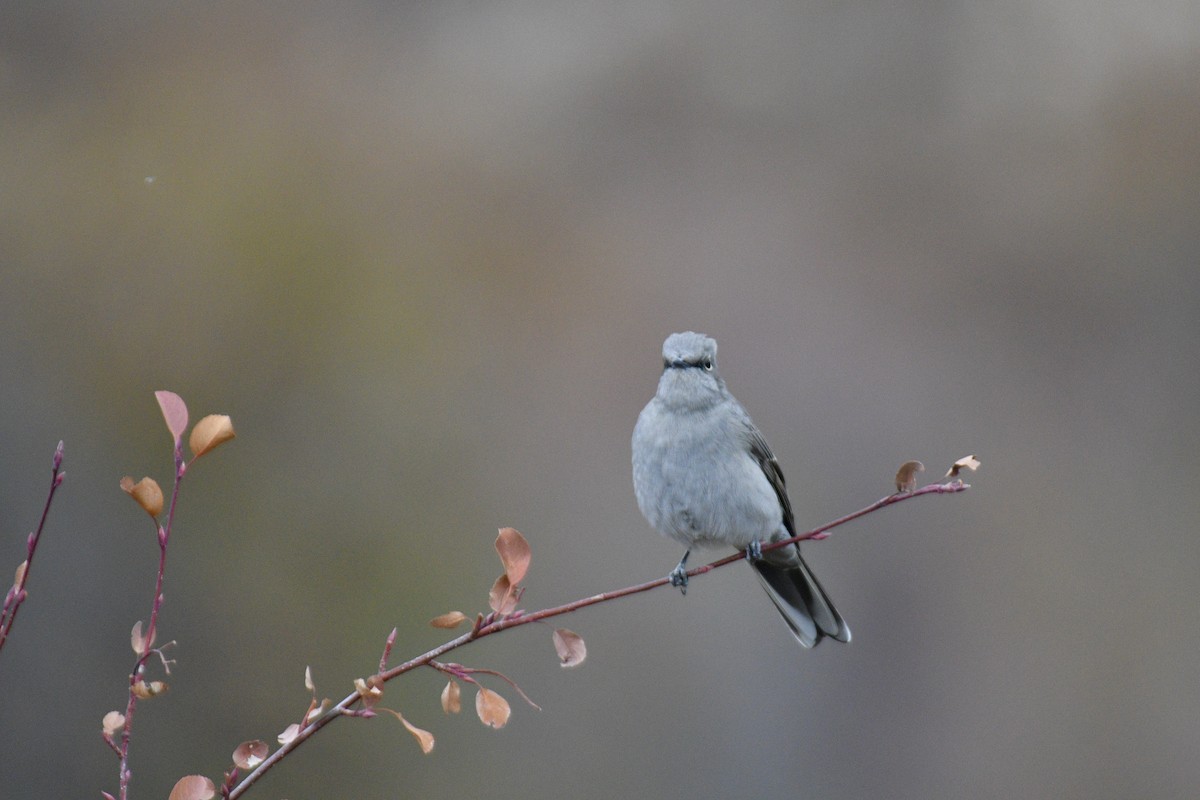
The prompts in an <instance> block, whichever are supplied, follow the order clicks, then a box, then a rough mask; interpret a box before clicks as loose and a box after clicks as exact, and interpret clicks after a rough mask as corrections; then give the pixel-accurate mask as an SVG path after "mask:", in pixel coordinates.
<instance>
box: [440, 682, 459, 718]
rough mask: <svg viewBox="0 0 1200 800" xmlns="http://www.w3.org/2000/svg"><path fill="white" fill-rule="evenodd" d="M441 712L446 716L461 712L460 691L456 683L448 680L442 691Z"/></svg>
mask: <svg viewBox="0 0 1200 800" xmlns="http://www.w3.org/2000/svg"><path fill="white" fill-rule="evenodd" d="M442 711H445V712H446V713H447V714H457V713H458V712H459V711H462V690H461V689H460V688H459V686H458V681H455V680H450V681H449V682H448V683H447V684H446V688H445V689H442Z"/></svg>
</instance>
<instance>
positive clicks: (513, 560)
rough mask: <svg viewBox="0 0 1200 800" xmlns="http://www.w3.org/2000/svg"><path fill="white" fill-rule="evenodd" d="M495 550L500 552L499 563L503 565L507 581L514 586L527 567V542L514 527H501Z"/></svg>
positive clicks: (523, 576) (522, 577)
mask: <svg viewBox="0 0 1200 800" xmlns="http://www.w3.org/2000/svg"><path fill="white" fill-rule="evenodd" d="M496 552H497V553H499V554H500V563H501V564H503V565H504V574H506V575H507V576H508V582H509V583H510V584H512V585H513V586H516V585H517V584H519V583H520V582H521V581H522V580H523V579H524V578H525V572H526V571H527V570H528V569H529V559H530V555H531V554H530V550H529V542H527V541H525V537H524V536H522V535H521V532H520V531H518V530H517V529H516V528H501V529H500V534H499V535H498V536H497V537H496Z"/></svg>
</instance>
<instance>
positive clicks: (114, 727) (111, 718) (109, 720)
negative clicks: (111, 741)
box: [100, 711, 125, 736]
mask: <svg viewBox="0 0 1200 800" xmlns="http://www.w3.org/2000/svg"><path fill="white" fill-rule="evenodd" d="M124 727H125V715H124V714H122V713H121V712H120V711H110V712H108V713H107V714H105V715H104V719H102V720H101V721H100V728H101V730H103V731H104V735H105V736H112V735H113V734H114V733H116V732H117V731H119V730H121V728H124Z"/></svg>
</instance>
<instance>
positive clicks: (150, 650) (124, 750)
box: [120, 438, 187, 800]
mask: <svg viewBox="0 0 1200 800" xmlns="http://www.w3.org/2000/svg"><path fill="white" fill-rule="evenodd" d="M186 473H187V464H186V463H185V462H184V459H183V439H182V438H177V439H176V440H175V488H174V489H173V490H172V492H171V505H170V507H169V509H168V511H167V524H166V526H165V527H164V526H162V525H159V524H158V520H157V519H154V518H153V517H152V518H151V519H152V520H154V529H155V533H156V536H157V539H158V578H157V579H156V580H155V584H154V603H153V604H152V606H151V609H150V624H149V625H148V626H147V628H146V638H145V640H144V641H145V643H146V644H145V649H144V652H142V653H140V654H139V655H138V658H137V661H136V662H134V665H133V671H132V672H130V673H129V699H128V701H127V702H126V704H125V727H124V730H123V731H122V732H121V768H120V786H121V792H120V798H121V800H128V798H129V779H130V778H131V777H132V776H133V775H132V773H131V772H130V771H129V744H130V742H131V741H132V738H133V712H134V711H136V710H137V702H138V696H137V691H136V690H137V686H138V683H139V682H141V680H142V676H143V675H145V674H146V661H147V660H148V659H149V658H150V656H151V655H153V654H154V653H156V652H157V653H158V655H159V657H160V658H163V660H164V665H163V666H164V668H165V667H166V663H165V660H166V659H165V657H164V656H163V655H162V652H161V651H159V650H155V649H154V647H153V645H154V637H155V635H156V634H157V631H158V617H159V613H160V612H161V611H162V604H163V578H164V577H165V576H166V571H167V545H168V544H169V543H170V541H171V526H172V524H173V523H174V522H175V507H176V505H177V504H178V502H179V485H180V484H181V483H182V482H183V476H184V475H185V474H186Z"/></svg>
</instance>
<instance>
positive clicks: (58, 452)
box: [0, 442, 67, 649]
mask: <svg viewBox="0 0 1200 800" xmlns="http://www.w3.org/2000/svg"><path fill="white" fill-rule="evenodd" d="M62 460H63V443H62V442H59V443H58V447H57V448H56V449H55V451H54V466H53V468H52V469H51V471H50V493H49V494H47V495H46V505H45V506H43V507H42V518H41V520H40V521H39V522H38V526H37V530H36V531H34V532H33V533H31V534H29V538H28V539H26V542H25V561H24V562H23V563H22V564H21V566H20V568H19V569H18V570H17V579H16V581H14V582H13V585H12V588H10V589H9V590H8V593H7V594H5V596H4V610H3V611H2V612H0V649H2V648H3V647H4V643H5V642H7V641H8V634H9V633H10V632H11V631H12V627H13V625H14V624H15V623H16V621H17V611H18V610H19V609H20V608H21V604H22V603H24V602H25V598H26V597H28V596H29V593H28V592H27V591H26V590H25V584H26V583H27V582H28V581H29V570H30V569H31V568H32V567H33V554H34V551H36V550H37V546H38V542H39V541H41V538H42V529H43V528H44V527H46V517H47V516H48V515H49V514H50V504H51V503H52V502H54V492H55V491H56V490H57V489H58V487H59V485H60V484H61V483H62V482H63V478H65V477H67V473H65V472H60V471H59V469H60V467H62Z"/></svg>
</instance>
